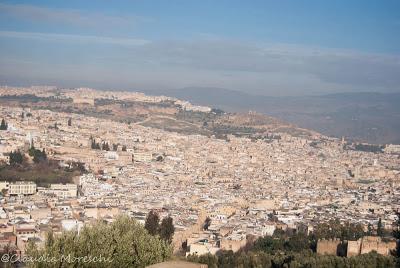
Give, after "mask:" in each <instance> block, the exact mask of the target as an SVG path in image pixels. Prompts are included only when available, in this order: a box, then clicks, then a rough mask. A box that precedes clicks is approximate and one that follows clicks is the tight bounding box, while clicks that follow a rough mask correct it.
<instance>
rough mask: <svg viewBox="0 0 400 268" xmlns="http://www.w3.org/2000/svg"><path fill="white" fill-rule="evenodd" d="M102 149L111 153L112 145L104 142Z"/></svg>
mask: <svg viewBox="0 0 400 268" xmlns="http://www.w3.org/2000/svg"><path fill="white" fill-rule="evenodd" d="M101 149H102V150H104V151H110V145H108V142H103V144H102V145H101Z"/></svg>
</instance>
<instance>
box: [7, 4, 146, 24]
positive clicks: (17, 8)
mask: <svg viewBox="0 0 400 268" xmlns="http://www.w3.org/2000/svg"><path fill="white" fill-rule="evenodd" d="M0 14H1V15H2V16H7V17H11V18H16V19H19V20H24V21H29V22H31V23H36V22H50V23H61V24H65V25H74V26H79V27H82V26H83V27H94V28H104V27H107V28H108V27H114V26H123V27H127V28H131V27H132V26H135V25H136V23H137V22H138V21H143V20H145V19H144V18H142V17H132V16H125V17H124V16H110V15H105V14H102V13H93V12H90V13H89V12H83V11H80V10H75V9H57V8H47V7H40V6H33V5H11V4H1V3H0Z"/></svg>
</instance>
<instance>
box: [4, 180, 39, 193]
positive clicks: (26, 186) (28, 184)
mask: <svg viewBox="0 0 400 268" xmlns="http://www.w3.org/2000/svg"><path fill="white" fill-rule="evenodd" d="M35 193H36V183H34V182H33V181H17V182H12V183H10V185H9V187H8V194H9V195H32V194H35Z"/></svg>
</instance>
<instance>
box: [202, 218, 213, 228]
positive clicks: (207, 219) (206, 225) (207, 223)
mask: <svg viewBox="0 0 400 268" xmlns="http://www.w3.org/2000/svg"><path fill="white" fill-rule="evenodd" d="M210 225H211V219H210V217H207V218H206V220H205V221H204V225H203V229H204V230H206V231H207V230H208V227H210Z"/></svg>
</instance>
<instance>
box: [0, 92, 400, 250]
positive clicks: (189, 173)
mask: <svg viewBox="0 0 400 268" xmlns="http://www.w3.org/2000/svg"><path fill="white" fill-rule="evenodd" d="M11 97H12V98H34V97H36V98H54V99H59V100H63V102H67V103H68V105H71V106H73V107H75V108H79V109H86V107H88V106H96V105H98V103H99V101H100V100H101V102H110V101H113V102H118V101H123V100H125V101H127V100H129V101H133V102H142V103H146V104H148V105H160V104H162V103H166V102H168V103H170V104H171V105H174V106H175V107H177V109H178V110H184V111H187V112H189V111H192V112H196V113H204V114H209V113H213V111H214V110H213V109H211V108H209V107H202V106H195V105H192V104H190V103H188V102H185V101H181V100H177V99H174V98H169V97H161V96H160V97H154V96H146V95H144V94H141V93H130V92H109V91H97V90H93V89H56V88H53V87H32V88H12V87H2V88H1V89H0V99H1V107H0V111H1V113H0V118H1V119H2V129H3V130H1V133H0V134H1V139H0V160H1V161H2V165H3V166H2V169H1V171H0V177H1V180H2V182H1V183H0V187H1V188H2V189H1V190H2V199H1V211H0V218H1V224H2V225H1V244H2V245H3V246H5V245H6V246H7V247H8V248H12V247H13V248H15V250H16V252H18V254H20V255H21V256H23V255H24V254H26V248H27V245H28V244H29V241H31V240H34V241H35V243H36V244H38V245H44V244H45V241H46V235H47V234H48V232H49V231H52V232H53V233H55V234H57V233H62V232H65V231H72V230H75V231H77V232H79V231H80V230H81V229H82V228H84V226H90V225H92V224H95V222H97V221H98V220H104V221H106V222H110V223H111V222H113V221H114V220H116V219H117V218H118V217H119V216H120V215H126V216H128V217H129V218H133V219H135V220H137V221H138V222H140V223H142V224H145V221H146V217H148V215H149V213H156V214H157V215H158V217H159V218H160V219H164V218H172V219H173V225H174V232H173V236H171V237H170V243H171V248H172V250H173V254H175V255H181V256H193V255H197V256H201V255H204V254H212V255H214V254H217V252H219V251H221V250H223V251H229V250H232V251H233V252H237V251H239V250H242V249H243V248H244V247H245V246H246V245H247V244H248V243H249V241H250V240H251V239H252V240H253V241H254V240H255V239H256V238H259V237H265V236H273V235H274V234H276V232H277V231H279V230H280V231H284V232H287V231H289V230H292V231H294V232H297V233H299V232H303V233H305V234H307V235H308V234H312V233H313V232H314V231H315V230H317V229H318V228H319V226H321V224H327V223H329V222H332V220H338V221H339V223H340V224H342V225H344V224H351V225H354V226H360V227H361V232H363V233H365V234H367V233H368V234H369V236H365V237H364V238H361V237H356V238H357V239H356V238H354V239H353V240H350V239H349V241H348V242H347V256H348V257H349V256H357V255H359V254H364V253H369V252H372V251H376V252H378V253H380V254H382V255H386V256H390V255H391V254H392V252H393V251H395V250H396V240H394V239H393V238H390V237H391V235H390V234H391V233H392V231H393V230H396V228H398V227H396V225H395V222H396V219H397V214H396V213H398V211H399V208H400V170H399V169H398V167H399V163H400V158H399V153H400V146H398V145H385V146H383V147H378V151H374V150H372V149H374V148H376V146H375V147H374V146H372V145H367V144H364V146H360V145H358V146H352V145H351V144H349V143H347V142H346V139H345V137H343V138H342V139H338V138H331V137H326V136H323V135H320V134H318V133H315V132H310V133H308V134H307V135H303V134H302V132H300V135H295V134H289V133H287V132H279V131H276V132H270V131H268V133H262V134H263V137H265V136H268V137H270V138H269V139H260V138H254V137H255V136H254V133H253V134H252V135H247V136H246V135H245V136H243V135H235V133H233V134H228V135H226V136H224V138H217V137H215V135H211V136H207V135H201V134H194V133H193V134H183V133H178V132H174V131H168V130H163V129H162V128H160V127H158V128H156V127H146V126H142V125H141V123H143V122H142V121H138V122H119V121H116V120H109V119H106V118H102V117H101V116H89V115H86V114H85V113H84V112H82V113H77V112H70V113H67V112H58V111H56V110H55V109H54V107H53V108H52V107H50V108H49V109H45V107H41V108H40V107H36V108H30V107H32V106H30V105H23V103H22V102H21V103H18V104H17V105H15V103H14V104H13V101H12V99H10V98H11ZM39 101H40V100H39ZM7 103H8V104H9V105H7ZM41 105H43V104H41ZM126 109H129V108H126ZM157 116H160V115H157ZM163 116H164V117H166V116H168V114H164V115H163ZM246 116H248V117H250V118H252V117H257V116H258V115H257V114H255V113H252V112H250V113H249V114H248V115H246ZM149 118H150V119H151V118H152V117H149ZM149 118H147V119H144V120H143V121H149V120H150V119H149ZM208 123H209V122H208ZM203 125H204V123H203ZM278 130H279V128H278ZM257 137H260V133H257ZM371 148H372V149H371ZM381 149H382V150H381ZM35 165H37V166H42V167H40V170H41V171H43V170H46V169H51V172H53V173H51V172H50V175H49V174H47V173H46V174H42V173H41V171H39V172H38V173H37V174H36V173H35V172H36V170H35V169H34V168H32V166H35ZM44 166H46V167H44ZM29 168H30V169H32V170H30V171H27V169H29ZM13 169H15V170H17V171H16V172H15V173H13V172H11V171H12V170H13ZM18 172H19V173H20V174H24V176H22V177H18V174H19V173H18ZM29 172H30V173H29ZM57 172H63V173H62V174H61V176H60V175H59V174H55V173H57ZM26 173H29V174H30V176H31V177H30V178H31V179H29V178H27V177H26V176H25V175H26ZM382 233H384V234H385V235H383V234H382ZM377 234H379V235H380V236H382V237H384V236H385V239H383V240H381V239H380V238H379V237H377V236H376V235H377ZM327 238H330V237H327ZM332 238H334V237H332ZM335 238H337V239H333V240H332V239H328V240H325V239H322V240H321V239H320V240H318V244H317V245H316V249H315V250H316V252H317V253H318V254H334V255H336V248H337V246H338V244H340V240H338V239H340V237H335ZM378 238H379V239H378ZM368 239H370V240H371V239H373V240H371V241H372V242H371V241H369V240H368Z"/></svg>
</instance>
